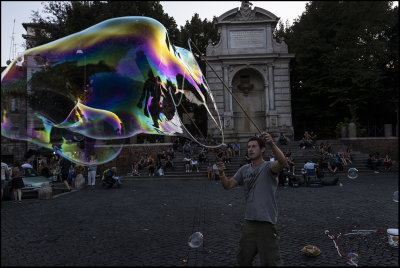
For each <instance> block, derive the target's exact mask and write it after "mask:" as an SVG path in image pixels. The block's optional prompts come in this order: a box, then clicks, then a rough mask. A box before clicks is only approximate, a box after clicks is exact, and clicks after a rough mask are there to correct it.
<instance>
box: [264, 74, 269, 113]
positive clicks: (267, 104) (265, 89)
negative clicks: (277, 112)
mask: <svg viewBox="0 0 400 268" xmlns="http://www.w3.org/2000/svg"><path fill="white" fill-rule="evenodd" d="M264 93H265V115H268V113H269V88H268V82H267V83H265V84H264Z"/></svg>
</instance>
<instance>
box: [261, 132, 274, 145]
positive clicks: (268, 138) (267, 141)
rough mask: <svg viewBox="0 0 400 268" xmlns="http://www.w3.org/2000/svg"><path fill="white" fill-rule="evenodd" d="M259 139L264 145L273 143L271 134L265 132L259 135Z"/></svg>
mask: <svg viewBox="0 0 400 268" xmlns="http://www.w3.org/2000/svg"><path fill="white" fill-rule="evenodd" d="M260 138H261V139H262V140H263V141H264V143H265V144H268V145H272V144H273V143H274V140H273V139H272V136H271V134H269V133H267V132H263V133H261V136H260Z"/></svg>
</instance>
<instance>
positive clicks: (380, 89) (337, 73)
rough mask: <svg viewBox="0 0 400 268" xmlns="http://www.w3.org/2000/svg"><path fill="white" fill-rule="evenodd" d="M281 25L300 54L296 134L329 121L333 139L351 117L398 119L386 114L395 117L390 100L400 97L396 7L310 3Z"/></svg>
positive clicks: (295, 76)
mask: <svg viewBox="0 0 400 268" xmlns="http://www.w3.org/2000/svg"><path fill="white" fill-rule="evenodd" d="M282 26H283V24H280V29H279V30H278V31H276V33H275V34H276V35H277V36H282V37H284V39H285V41H286V43H287V44H288V48H289V53H294V54H295V55H296V57H295V59H294V60H293V61H292V62H291V68H292V70H291V81H292V105H293V107H292V108H293V109H292V110H293V115H294V116H293V121H294V129H295V131H296V133H295V134H296V135H297V136H301V135H302V134H303V132H304V128H305V129H308V130H310V129H314V130H317V129H319V126H320V125H326V121H330V123H331V127H327V128H326V130H327V132H326V133H320V135H319V136H320V137H322V136H326V137H331V136H332V134H333V133H334V130H335V126H336V124H337V122H342V121H343V118H344V117H346V116H347V117H350V115H351V116H352V117H354V118H359V120H360V122H361V123H364V124H366V122H368V121H369V122H371V121H374V122H377V123H378V122H379V123H380V124H383V123H395V122H383V121H382V115H383V114H386V115H388V116H385V118H392V117H393V116H391V115H393V114H394V113H395V107H394V106H393V105H385V103H387V101H388V100H389V99H392V98H395V99H396V100H397V99H398V93H397V90H398V89H397V87H398V76H397V75H396V74H395V72H394V71H395V70H396V71H397V72H398V52H397V51H398V34H397V33H395V32H394V30H396V29H398V12H397V7H396V8H395V9H391V8H390V3H389V2H380V1H375V2H366V1H362V2H353V1H349V2H347V1H342V2H339V1H335V2H333V1H327V2H325V1H311V2H310V3H308V4H307V5H306V11H305V12H304V13H303V14H302V16H301V17H300V19H299V20H297V21H295V22H294V23H293V25H292V26H290V27H289V28H288V27H286V28H285V29H284V30H282V29H281V28H282ZM300 81H301V83H300ZM300 97H301V98H300ZM296 98H299V99H298V100H296ZM371 104H374V106H376V107H379V108H373V109H371V108H370V106H371ZM349 107H353V108H352V110H350V108H349ZM354 107H356V108H354ZM372 110H374V113H373V112H372ZM377 111H379V112H377ZM321 115H324V116H326V118H322V117H321ZM319 118H320V120H319Z"/></svg>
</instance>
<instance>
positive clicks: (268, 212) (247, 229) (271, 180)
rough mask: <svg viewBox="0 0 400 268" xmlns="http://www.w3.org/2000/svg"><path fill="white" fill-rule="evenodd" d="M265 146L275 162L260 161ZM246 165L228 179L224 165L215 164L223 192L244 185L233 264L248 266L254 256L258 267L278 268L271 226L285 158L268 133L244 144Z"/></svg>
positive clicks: (275, 213)
mask: <svg viewBox="0 0 400 268" xmlns="http://www.w3.org/2000/svg"><path fill="white" fill-rule="evenodd" d="M266 144H268V145H269V146H270V147H271V149H272V152H273V153H274V155H275V158H276V160H277V161H274V162H269V161H265V160H264V159H263V153H264V152H265V150H266V147H265V145H266ZM247 153H248V155H249V158H250V160H251V163H250V164H246V165H244V166H242V167H241V168H240V169H239V170H238V171H237V172H236V174H235V175H234V176H233V177H232V178H229V179H228V178H227V177H226V176H225V173H224V169H225V165H224V163H222V162H218V163H217V165H218V170H219V173H220V175H219V177H220V180H221V183H222V186H223V187H224V189H226V190H229V189H232V188H233V187H235V186H237V185H244V191H245V198H246V200H245V201H246V204H245V221H244V224H243V226H242V234H241V238H240V241H239V251H238V254H237V261H238V264H239V265H240V266H251V265H252V263H253V259H254V257H255V256H256V255H257V253H258V254H259V256H260V262H261V265H262V266H281V265H282V262H281V257H280V252H279V247H278V242H277V237H278V235H277V233H276V229H275V224H276V221H277V218H278V207H277V204H276V200H275V192H276V189H277V186H278V174H279V172H281V170H282V169H283V168H284V167H285V166H286V165H287V163H286V158H285V156H284V154H283V153H282V151H281V150H280V149H279V148H278V146H277V145H276V144H275V143H274V141H273V139H272V137H271V135H270V134H269V133H266V132H263V133H261V136H260V137H252V138H250V139H249V141H248V142H247Z"/></svg>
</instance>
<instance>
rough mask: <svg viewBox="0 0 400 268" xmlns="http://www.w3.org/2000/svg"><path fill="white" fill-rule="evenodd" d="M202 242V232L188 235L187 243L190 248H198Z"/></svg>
mask: <svg viewBox="0 0 400 268" xmlns="http://www.w3.org/2000/svg"><path fill="white" fill-rule="evenodd" d="M202 244H203V234H202V233H200V232H195V233H194V234H192V235H191V236H190V237H189V240H188V245H189V247H191V248H198V247H200V246H201V245H202Z"/></svg>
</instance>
